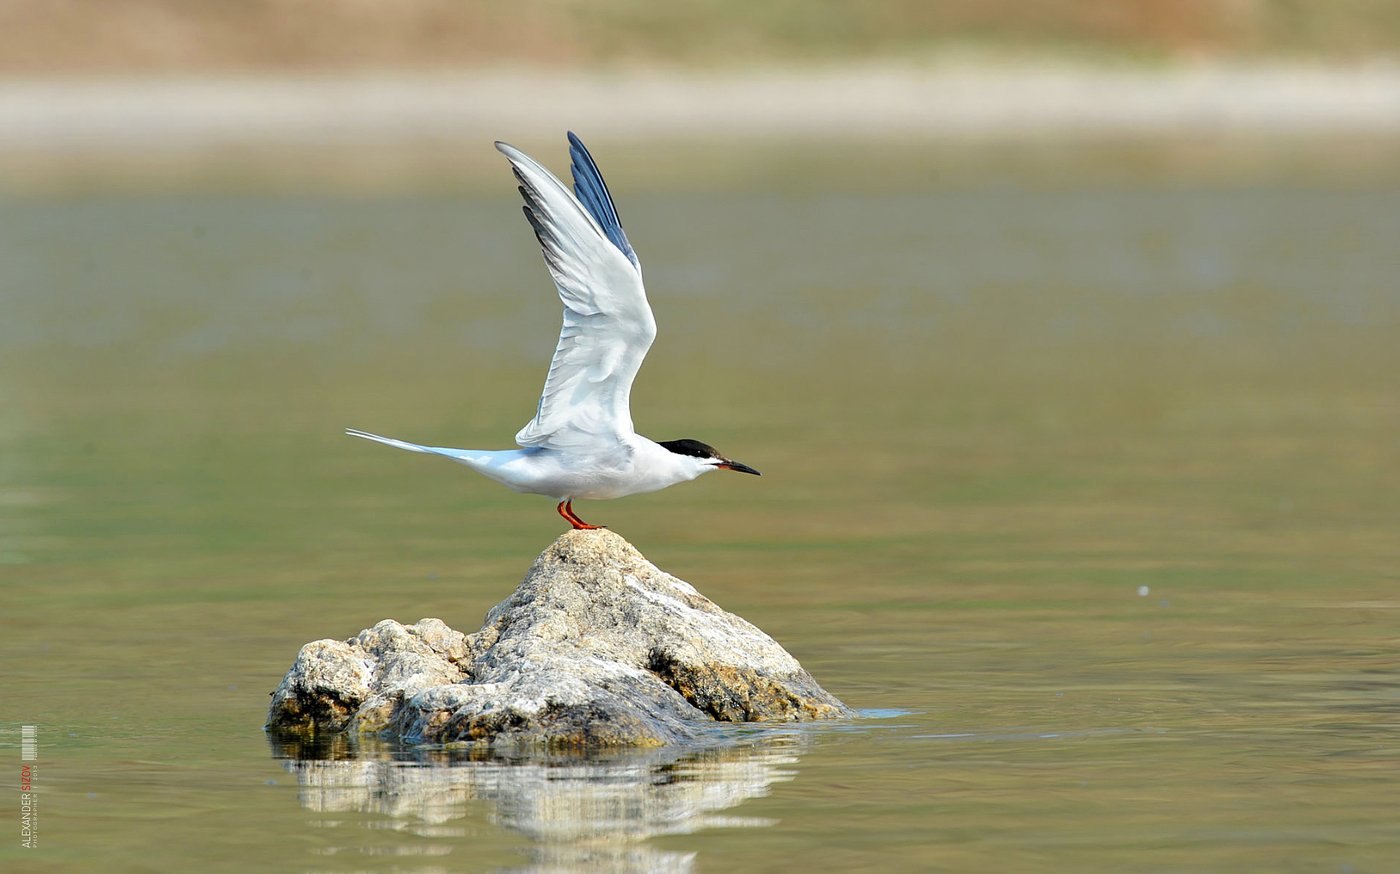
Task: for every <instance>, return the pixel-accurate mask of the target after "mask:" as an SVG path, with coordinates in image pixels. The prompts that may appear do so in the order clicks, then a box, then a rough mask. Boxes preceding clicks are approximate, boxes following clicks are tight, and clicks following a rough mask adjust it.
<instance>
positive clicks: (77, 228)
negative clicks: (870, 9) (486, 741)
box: [0, 156, 1400, 872]
mask: <svg viewBox="0 0 1400 874" xmlns="http://www.w3.org/2000/svg"><path fill="white" fill-rule="evenodd" d="M600 157H602V158H604V159H605V156H600ZM605 166H606V163H605ZM917 176H918V174H917V173H914V172H910V171H907V170H906V171H905V172H904V174H903V176H902V177H901V178H902V179H905V180H909V179H911V178H916V177H917ZM1095 178H1098V177H1094V176H1093V174H1089V175H1088V177H1074V176H1069V177H1067V178H1064V179H1058V180H1056V181H1055V182H1054V183H1053V184H1020V185H1006V184H1001V183H999V182H997V181H995V180H993V179H988V178H974V179H969V180H963V181H947V180H941V181H926V182H924V183H922V184H913V183H908V184H904V183H902V184H901V185H900V186H880V185H870V184H867V182H868V180H866V179H863V178H861V179H857V180H856V181H855V182H849V181H846V182H843V181H842V180H841V179H832V178H830V177H825V176H824V177H816V178H815V179H813V180H808V181H807V182H805V183H801V182H794V181H793V180H791V179H788V178H783V179H778V178H775V179H774V181H773V182H772V184H771V185H767V186H764V185H759V186H758V187H757V188H756V189H753V190H745V189H742V188H739V187H729V188H725V187H722V186H721V187H718V188H717V189H716V190H713V191H695V190H685V189H684V188H677V187H674V186H665V185H657V186H648V185H646V184H643V183H640V182H639V183H634V184H632V185H631V186H629V188H628V189H627V190H625V191H619V192H618V194H619V198H620V205H621V207H622V212H623V216H624V218H625V219H626V220H627V222H628V227H629V234H630V235H631V237H632V240H633V242H634V244H635V245H636V248H637V250H638V252H639V253H640V254H641V257H642V259H643V263H644V264H645V266H646V269H647V277H648V284H649V287H650V290H651V295H652V299H653V304H654V307H655V309H656V313H657V319H658V321H659V323H660V330H661V335H660V339H659V340H658V344H657V346H656V348H655V349H654V350H653V352H652V355H651V357H650V358H649V360H648V362H647V366H646V368H645V369H644V370H643V373H642V377H641V379H640V381H639V383H638V386H637V390H636V392H635V395H634V407H635V412H636V416H635V418H636V420H637V423H638V426H639V428H640V429H641V430H642V431H643V433H647V434H649V435H651V436H654V437H657V438H660V439H669V438H676V437H695V438H699V439H703V440H705V441H707V442H710V443H713V444H714V445H716V446H718V447H720V448H721V450H722V451H725V452H727V453H730V454H732V455H733V456H734V457H737V458H740V459H742V460H743V461H745V462H747V463H750V464H752V465H754V466H755V467H757V468H759V469H761V470H762V471H763V472H764V477H763V478H762V479H755V478H751V477H726V476H724V475H715V476H711V477H707V478H705V479H704V480H702V481H699V482H697V483H694V484H689V485H686V486H682V487H678V488H676V489H673V490H669V491H666V492H662V493H659V494H656V495H646V496H638V497H635V498H629V499H627V500H624V501H619V502H611V503H594V504H588V503H585V504H583V505H582V506H581V507H580V512H581V513H583V515H584V516H585V518H588V519H590V520H595V517H596V520H597V521H601V522H604V523H607V524H609V525H611V526H613V527H614V528H615V529H616V530H618V531H619V532H621V533H622V534H624V535H625V536H626V537H628V538H629V539H630V540H631V541H632V542H633V543H634V544H636V545H637V546H638V547H639V548H640V549H642V550H643V551H644V552H645V553H646V554H647V555H648V556H649V557H650V558H651V559H652V560H653V561H655V562H657V563H658V564H659V565H661V566H662V567H663V568H665V569H667V570H669V571H672V572H674V573H676V574H678V575H680V576H681V577H683V578H685V579H687V580H689V581H691V582H692V583H694V584H695V585H697V586H698V587H699V588H700V589H701V590H702V591H703V592H705V593H706V594H707V595H709V596H710V597H712V598H713V599H715V600H716V601H717V602H718V603H720V604H721V605H722V606H724V607H726V608H727V609H730V610H733V611H735V612H737V613H739V614H741V615H743V616H745V617H746V618H748V619H750V620H752V621H754V622H755V623H757V624H758V625H759V626H761V627H762V628H764V629H765V630H767V631H768V632H769V633H770V634H772V635H773V636H774V637H776V638H777V639H778V640H779V641H780V642H782V643H783V644H784V645H786V646H787V647H788V649H789V650H790V651H792V652H793V653H794V654H795V655H796V656H797V657H798V658H799V659H801V660H802V662H803V664H804V665H805V666H806V667H807V668H808V669H809V670H810V671H811V672H812V673H813V674H814V675H815V676H816V677H817V678H818V680H819V681H820V682H822V683H823V685H825V686H826V687H827V688H828V689H830V690H831V691H832V692H834V693H835V694H837V695H838V696H840V697H841V698H843V699H844V700H845V701H846V702H848V703H849V704H851V705H852V706H853V707H856V708H860V709H861V711H862V716H861V717H860V718H859V719H856V720H854V721H852V722H850V723H846V724H835V725H821V726H816V727H812V728H799V729H790V728H784V729H778V730H773V731H754V730H750V729H738V730H732V731H729V732H721V734H720V736H718V737H717V738H716V740H715V743H714V744H713V745H712V746H708V747H706V748H703V749H698V750H679V751H661V752H654V751H653V752H645V753H629V752H618V753H612V754H608V755H606V756H601V757H596V758H594V759H588V760H576V759H568V758H534V759H525V760H498V759H492V758H490V757H483V756H471V755H467V754H461V753H449V752H447V751H442V750H433V749H428V750H419V749H399V748H396V747H393V746H391V745H378V744H365V745H364V746H362V747H360V748H354V749H352V748H346V747H343V746H336V747H333V748H331V749H323V750H316V751H307V750H288V749H284V748H277V747H274V746H272V745H270V744H269V742H268V741H267V739H266V738H265V737H264V736H263V734H262V731H261V724H262V720H263V716H264V714H265V708H266V702H267V692H269V691H270V690H271V689H272V688H273V687H274V686H275V685H276V683H277V681H278V680H279V679H280V677H281V675H282V673H283V672H284V671H285V669H286V668H287V666H288V665H289V664H290V661H291V659H292V657H293V655H294V654H295V652H296V649H297V648H298V647H299V646H300V645H301V644H302V643H303V642H305V641H308V640H312V639H315V638H320V637H347V636H350V635H352V634H354V633H355V632H357V631H358V630H359V629H361V628H364V627H367V626H369V625H372V624H373V623H374V622H375V621H377V620H379V619H381V618H385V617H393V618H397V619H400V620H403V621H410V622H411V621H415V620H417V619H418V618H420V617H424V616H437V617H440V618H442V619H444V620H445V621H447V622H448V623H450V624H452V625H453V626H455V627H458V628H462V629H466V630H474V629H475V628H476V627H477V625H478V623H479V622H480V619H481V617H482V616H483V615H484V613H485V611H486V610H487V609H488V608H489V607H490V606H491V605H492V604H494V603H495V602H497V601H498V600H500V599H501V598H503V597H504V596H505V595H506V594H508V593H509V591H510V590H511V589H512V588H513V586H514V585H515V583H516V582H517V581H518V579H519V578H520V576H521V575H522V574H523V573H524V570H525V568H526V567H527V566H528V564H529V562H530V560H531V559H532V558H533V556H534V555H535V554H536V553H537V552H538V551H539V550H540V549H542V548H543V547H544V546H545V545H546V544H547V543H548V542H549V541H550V540H551V539H552V538H553V537H554V536H555V535H556V534H557V532H558V531H559V528H560V522H559V520H558V518H557V517H556V516H555V515H554V513H553V509H552V507H551V506H550V504H549V502H548V501H546V500H544V499H536V498H529V497H522V496H518V495H514V494H510V493H508V492H505V491H504V490H502V489H499V488H497V487H495V486H493V485H492V484H491V483H489V482H486V481H484V480H476V479H472V478H471V477H470V476H469V475H468V474H467V473H466V472H464V471H461V470H459V469H458V468H456V467H454V466H451V465H449V464H447V463H445V462H443V463H439V462H437V461H436V460H434V459H425V458H419V457H415V456H410V455H406V454H402V453H394V452H391V451H389V450H387V449H382V448H379V447H374V446H370V445H367V444H363V443H362V442H359V441H352V440H350V439H348V438H345V437H343V436H341V434H340V431H341V429H342V428H343V427H344V426H347V425H351V426H356V427H362V428H367V429H370V430H374V431H378V432H380V433H388V434H393V435H398V436H402V437H405V438H408V439H414V440H423V441H440V442H443V443H448V444H453V445H471V446H484V447H497V446H505V445H508V443H509V440H510V435H512V434H513V433H514V431H515V429H516V428H518V427H519V426H520V425H521V424H522V423H523V422H524V421H525V420H526V419H527V418H528V417H529V415H530V414H531V412H532V411H533V404H534V398H535V396H536V394H537V392H538V389H539V385H540V382H541V380H542V379H543V374H544V364H545V355H546V354H547V352H548V350H549V349H550V348H551V347H552V342H553V338H554V334H555V332H556V330H557V321H556V320H557V313H556V304H555V303H554V302H553V300H552V296H551V291H550V289H549V286H548V283H547V280H546V278H545V274H544V269H543V267H542V265H541V264H540V263H539V258H538V254H537V252H536V250H535V248H534V243H533V241H532V240H531V238H530V235H529V233H528V232H527V229H526V227H525V226H524V223H523V220H520V218H519V215H518V208H517V206H516V204H515V203H514V200H513V192H511V191H510V189H509V186H508V185H506V184H504V183H503V184H502V186H501V190H499V191H497V190H491V191H489V192H485V193H472V192H459V193H453V194H443V195H435V196H428V195H423V194H414V193H405V194H403V195H402V196H388V195H384V196H377V197H360V198H349V197H336V196H331V195H307V194H301V195H290V194H277V193H259V194H244V195H219V194H208V193H203V194H201V193H167V194H127V195H121V196H117V195H101V194H95V193H94V194H71V195H68V196H64V197H49V198H25V199H19V198H11V199H7V200H0V305H2V306H3V312H4V318H3V321H0V578H2V579H3V581H4V588H5V592H6V594H5V599H6V603H5V607H4V609H3V612H2V613H0V628H3V630H4V634H3V638H0V646H2V647H3V652H4V665H5V668H6V697H5V704H4V709H3V723H4V725H5V733H4V735H3V737H0V750H3V752H0V755H3V756H4V757H5V758H6V760H7V761H8V762H10V765H9V767H11V768H15V767H17V763H18V758H19V756H18V735H19V732H18V726H19V725H21V724H37V725H38V726H39V729H40V757H39V762H38V765H39V769H38V775H37V784H36V792H37V796H38V800H39V836H40V847H39V848H38V849H35V850H32V851H27V850H23V849H22V848H20V847H19V846H18V844H17V839H16V838H15V834H16V832H17V830H18V829H17V825H14V826H12V829H13V830H12V831H11V832H10V833H9V834H10V837H8V838H7V839H6V841H5V842H4V843H3V845H0V863H3V865H4V866H5V868H6V870H16V869H23V870H30V869H32V870H41V871H89V870H95V869H101V870H109V871H137V870H141V871H146V870H207V871H222V870H228V871H246V870H260V871H284V870H285V871H325V872H350V871H423V872H428V871H447V870H454V871H455V870H529V871H563V870H569V871H614V870H634V871H651V870H666V871H691V870H693V871H721V870H748V871H757V870H772V871H778V870H792V871H799V870H802V871H805V870H850V871H862V870H868V871H928V870H978V869H989V870H1001V871H1082V870H1121V871H1152V872H1156V871H1173V872H1174V871H1231V872H1238V871H1270V872H1275V871H1300V872H1301V871H1309V872H1311V871H1355V872H1368V871H1377V872H1379V871H1390V870H1395V866H1396V864H1397V863H1396V860H1397V859H1400V828H1397V826H1396V817H1395V811H1396V810H1397V809H1400V673H1397V670H1396V651H1397V647H1400V596H1397V592H1400V588H1397V583H1400V573H1397V570H1396V568H1397V567H1400V537H1397V535H1396V532H1397V530H1400V440H1397V439H1396V435H1397V434H1400V393H1398V392H1397V389H1400V383H1397V378H1396V374H1397V373H1400V287H1398V286H1397V277H1400V248H1398V247H1396V245H1395V241H1396V240H1397V239H1400V190H1396V189H1395V188H1394V187H1393V186H1392V185H1390V184H1388V183H1387V184H1375V185H1367V184H1361V183H1358V182H1357V180H1355V179H1347V180H1346V181H1345V182H1337V183H1335V184H1333V183H1328V182H1327V181H1326V180H1321V181H1319V180H1316V179H1313V180H1310V181H1309V182H1308V183H1306V184H1301V183H1290V182H1288V181H1287V180H1274V181H1261V180H1259V179H1251V180H1250V182H1249V183H1248V184H1236V183H1232V182H1230V181H1229V180H1228V179H1223V180H1222V179H1212V180H1211V181H1210V182H1209V183H1208V184H1207V183H1199V184H1185V183H1182V182H1180V181H1179V180H1178V181H1177V182H1175V183H1173V184H1165V183H1159V182H1155V181H1154V180H1152V179H1151V178H1146V179H1144V180H1142V181H1141V182H1139V183H1135V184H1128V183H1125V182H1117V183H1114V184H1106V183H1104V182H1103V181H1102V180H1101V179H1100V180H1099V181H1092V180H1094V179H1095ZM1076 179H1079V181H1076ZM12 773H13V772H12ZM12 798H13V796H12ZM11 810H12V812H11V813H10V814H7V816H8V817H10V819H9V821H10V822H11V823H17V820H18V813H17V811H15V808H14V807H11Z"/></svg>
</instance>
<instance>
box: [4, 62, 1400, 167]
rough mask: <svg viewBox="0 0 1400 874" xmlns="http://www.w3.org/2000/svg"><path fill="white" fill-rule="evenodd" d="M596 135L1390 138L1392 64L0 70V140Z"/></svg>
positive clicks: (57, 144)
mask: <svg viewBox="0 0 1400 874" xmlns="http://www.w3.org/2000/svg"><path fill="white" fill-rule="evenodd" d="M565 127H577V128H580V129H583V130H586V131H588V133H589V135H590V136H591V137H593V138H595V139H605V138H613V139H624V138H625V139H638V138H681V137H704V138H755V137H757V138H764V137H818V138H828V139H847V140H850V139H864V138H870V137H891V136H900V137H917V138H979V137H1022V136H1080V135H1104V134H1109V135H1118V134H1127V135H1143V136H1156V135H1175V134H1183V133H1186V134H1189V133H1194V132H1202V133H1237V132H1243V133H1273V134H1279V135H1292V134H1314V133H1319V132H1324V133H1325V132H1331V133H1348V132H1363V133H1368V134H1375V133H1381V134H1393V133H1397V132H1400V67H1393V66H1372V67H1365V68H1357V69H1338V68H1305V67H1249V68H1243V67H1216V66H1203V67H1191V68H1173V69H1163V70H1140V69H1085V68H1074V67H1038V68H1013V69H976V68H933V69H915V68H886V67H861V68H846V69H825V70H814V71H805V72H792V71H781V72H779V71H772V72H761V73H753V72H750V73H734V72H727V73H715V74H712V75H705V74H695V73H689V74H679V73H670V72H663V73H647V74H642V73H626V74H621V73H619V74H615V75H606V74H598V73H592V74H578V75H567V76H566V75H553V74H551V75H534V74H529V73H512V72H487V73H462V74H454V75H423V76H406V75H393V76H389V75H377V76H364V77H355V76H337V77H333V78H331V77H325V78H319V77H308V78H241V79H240V78H221V79H106V80H60V81H15V80H10V81H5V82H0V149H3V150H24V151H28V150H45V151H53V150H58V151H88V150H102V151H109V150H114V149H118V150H119V149H142V150H145V149H152V148H161V149H188V148H201V147H207V146H222V145H228V144H241V145H255V146H256V145H279V144H305V143H336V142H344V141H363V142H402V141H414V140H459V139H464V138H469V139H473V140H476V139H480V138H482V137H491V138H494V137H514V138H518V139H523V140H529V139H530V138H533V137H537V136H554V135H557V133H558V132H559V131H560V130H561V129H563V128H565Z"/></svg>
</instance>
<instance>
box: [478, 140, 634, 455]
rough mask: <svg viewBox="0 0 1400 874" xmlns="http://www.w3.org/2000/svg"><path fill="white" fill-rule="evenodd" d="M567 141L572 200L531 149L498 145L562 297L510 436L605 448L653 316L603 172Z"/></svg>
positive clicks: (625, 412)
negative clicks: (528, 410)
mask: <svg viewBox="0 0 1400 874" xmlns="http://www.w3.org/2000/svg"><path fill="white" fill-rule="evenodd" d="M569 141H570V143H571V144H572V145H573V146H574V148H573V149H572V150H571V152H572V154H573V156H574V167H573V171H574V178H575V180H577V184H578V185H579V191H580V197H575V196H574V194H573V193H572V192H570V191H569V189H567V188H565V187H564V183H562V182H560V181H559V180H558V179H557V178H555V176H554V174H552V173H550V172H549V171H548V170H546V169H545V168H544V167H542V166H540V164H539V163H537V162H536V161H535V160H534V159H533V158H531V157H530V156H529V155H526V154H525V153H524V152H521V151H520V150H519V149H516V148H515V147H513V146H510V145H507V144H505V143H496V148H497V149H498V150H500V152H501V154H503V155H505V156H506V158H507V159H509V160H510V163H511V166H512V167H513V168H514V170H515V178H516V179H517V180H518V181H519V182H520V194H521V196H522V197H524V198H525V217H526V218H527V219H529V221H530V226H531V227H533V228H534V229H535V236H536V237H537V238H538V239H539V241H540V248H541V249H542V250H543V252H544V260H545V263H546V264H547V265H548V266H549V273H550V275H551V276H552V277H553V278H554V284H555V286H556V287H557V288H558V289H559V299H560V301H562V302H563V304H564V326H563V329H562V330H561V331H560V332H559V344H558V346H556V347H555V349H554V359H553V361H551V362H550V365H549V376H548V377H547V378H546V379H545V383H544V391H543V392H542V393H541V395H540V403H539V408H538V409H537V410H536V412H535V418H533V419H531V420H530V422H529V423H528V424H526V425H525V427H524V428H522V429H520V433H518V434H516V435H515V442H516V443H518V444H520V445H521V446H547V447H550V448H554V449H582V448H595V447H596V448H603V447H604V446H606V445H607V444H608V441H613V442H615V441H617V440H620V439H621V438H622V437H624V436H626V435H629V434H631V433H632V431H633V428H632V413H631V396H632V381H633V380H634V379H635V378H636V376H637V371H638V370H639V369H640V368H641V366H642V359H643V358H645V357H646V354H647V350H648V349H650V348H651V343H652V340H654V339H656V320H655V319H654V318H653V317H652V314H651V306H650V305H649V304H648V303H647V296H646V289H645V288H644V287H643V285H642V272H641V268H640V267H639V266H638V264H637V262H636V255H635V254H633V252H632V246H631V245H630V244H629V243H628V242H627V236H626V235H625V234H623V232H622V226H621V224H620V223H618V221H617V210H616V209H615V208H614V207H613V205H612V198H611V197H610V196H609V195H608V189H607V186H606V185H605V184H604V183H603V177H602V176H601V175H600V174H599V173H598V168H597V166H596V165H594V163H593V159H592V158H591V157H590V156H589V155H588V151H587V150H586V149H585V148H583V143H581V142H579V141H578V138H577V137H575V136H573V135H572V134H570V136H569ZM581 198H582V199H583V202H580V199H581ZM585 204H590V205H587V206H586V205H585Z"/></svg>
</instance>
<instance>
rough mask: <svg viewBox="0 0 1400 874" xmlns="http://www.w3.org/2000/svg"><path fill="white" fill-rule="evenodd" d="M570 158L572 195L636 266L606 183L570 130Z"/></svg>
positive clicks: (580, 142)
mask: <svg viewBox="0 0 1400 874" xmlns="http://www.w3.org/2000/svg"><path fill="white" fill-rule="evenodd" d="M568 134H569V158H570V160H571V161H572V166H571V167H570V171H571V172H572V174H573V177H574V194H575V195H576V196H577V197H578V200H579V203H581V204H583V208H584V209H586V210H588V212H589V214H590V215H592V216H593V219H594V221H596V222H598V227H600V228H602V229H603V233H604V234H606V235H607V238H608V239H609V240H611V241H612V244H613V245H614V246H616V247H617V248H618V251H620V252H622V254H624V255H626V256H627V260H629V261H631V262H632V263H633V264H634V265H636V266H637V267H639V268H640V267H641V263H640V262H638V261H637V253H636V252H635V251H633V249H632V244H631V243H630V242H628V240H627V234H626V232H624V231H623V230H622V220H621V219H620V218H618V216H617V207H616V206H615V205H614V204H613V199H612V195H611V194H610V193H608V185H607V183H606V182H604V181H603V174H602V172H601V171H599V169H598V164H597V162H595V161H594V160H593V156H592V155H591V154H589V152H588V147H587V146H585V145H584V144H583V140H581V139H579V137H578V134H576V133H574V132H573V131H569V132H568Z"/></svg>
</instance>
